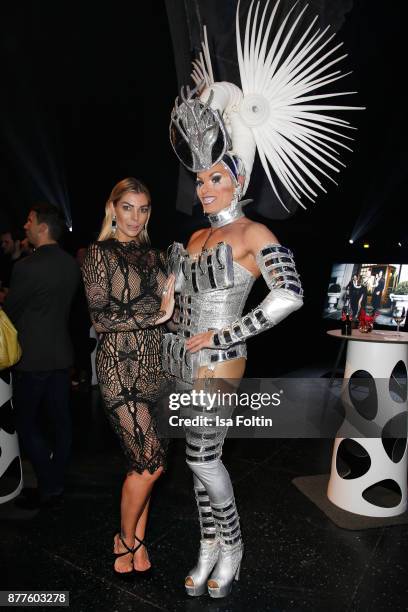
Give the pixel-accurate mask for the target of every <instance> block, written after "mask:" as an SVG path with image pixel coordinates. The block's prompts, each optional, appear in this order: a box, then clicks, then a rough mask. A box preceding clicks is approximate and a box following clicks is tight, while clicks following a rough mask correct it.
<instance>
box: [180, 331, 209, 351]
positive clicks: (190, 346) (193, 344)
mask: <svg viewBox="0 0 408 612" xmlns="http://www.w3.org/2000/svg"><path fill="white" fill-rule="evenodd" d="M213 337H214V332H213V331H211V330H210V331H206V332H201V333H200V334H196V335H195V336H191V338H189V339H188V340H186V349H187V350H188V351H190V353H196V352H197V351H200V350H201V349H203V348H212V347H213V346H214V344H213Z"/></svg>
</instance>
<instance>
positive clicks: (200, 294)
mask: <svg viewBox="0 0 408 612" xmlns="http://www.w3.org/2000/svg"><path fill="white" fill-rule="evenodd" d="M171 272H173V273H174V274H175V275H176V291H177V292H178V293H179V294H180V295H179V307H180V315H179V327H178V330H177V334H166V335H165V338H164V345H163V367H164V369H165V370H166V371H167V372H169V373H171V374H173V375H174V376H176V377H177V378H180V379H182V380H184V381H185V382H192V381H193V380H194V378H195V377H196V374H197V369H198V367H199V366H209V367H214V366H215V364H216V363H219V362H221V361H227V360H230V359H237V358H238V357H246V346H245V343H244V342H238V343H236V344H234V345H233V346H231V347H228V348H227V349H220V348H208V349H202V350H201V351H199V352H198V353H194V354H191V353H188V352H187V351H186V350H185V339H186V338H189V337H190V336H192V335H194V334H197V333H199V332H203V331H208V330H209V329H214V330H217V329H222V328H223V327H225V326H226V325H229V324H231V323H232V322H233V321H235V320H236V318H237V317H240V316H241V314H242V311H243V308H244V306H245V302H246V300H247V297H248V294H249V292H250V290H251V288H252V285H253V283H254V280H255V277H254V276H253V275H252V274H251V273H250V272H249V271H248V270H246V269H245V268H244V267H243V266H241V265H240V264H238V263H237V262H235V261H233V259H232V249H231V247H230V246H229V245H227V244H225V243H224V242H220V243H218V244H217V245H216V246H214V247H212V248H210V249H205V250H204V251H203V252H202V253H200V254H199V255H197V256H191V255H190V254H189V253H188V252H187V251H186V250H185V249H184V247H183V246H182V245H181V244H179V243H175V244H174V245H173V247H172V249H171V252H170V255H169V273H171Z"/></svg>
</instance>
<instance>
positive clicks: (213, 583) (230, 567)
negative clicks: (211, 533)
mask: <svg viewBox="0 0 408 612" xmlns="http://www.w3.org/2000/svg"><path fill="white" fill-rule="evenodd" d="M211 506H212V511H213V517H214V519H215V522H216V526H217V531H218V533H219V538H220V553H219V557H218V561H217V563H216V565H215V567H214V570H213V572H212V574H211V577H210V579H209V581H208V593H209V594H210V596H211V597H214V598H218V597H225V596H226V595H229V593H230V592H231V589H232V583H233V581H234V579H235V580H238V579H239V573H240V568H241V560H242V555H243V552H244V545H243V542H242V538H241V530H240V527H239V516H238V512H237V507H236V505H235V500H234V498H233V497H232V498H231V499H230V500H228V501H227V502H226V503H225V504H222V505H218V504H211Z"/></svg>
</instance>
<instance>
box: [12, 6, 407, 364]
mask: <svg viewBox="0 0 408 612" xmlns="http://www.w3.org/2000/svg"><path fill="white" fill-rule="evenodd" d="M166 4H167V10H168V12H169V16H170V23H171V25H172V34H173V43H175V45H173V43H172V38H171V33H170V29H169V21H168V15H167V12H166ZM166 4H165V2H164V1H161V0H155V1H154V2H148V3H142V2H134V3H130V4H128V3H125V2H112V1H108V2H105V3H98V4H94V3H82V4H81V5H80V4H79V3H72V2H71V1H70V2H68V1H67V0H60V1H59V2H57V3H56V2H51V1H49V0H41V1H35V2H34V1H32V2H15V3H3V4H2V7H1V9H0V37H1V42H0V71H1V75H2V87H1V90H2V93H1V96H0V132H1V145H0V186H1V194H0V198H1V213H0V229H2V230H4V229H7V227H9V226H17V227H21V226H22V225H23V224H24V221H25V218H26V214H27V211H28V209H29V206H30V205H31V204H32V203H33V202H35V201H37V200H39V199H46V200H49V201H52V202H54V203H57V204H59V205H60V206H62V207H63V209H64V212H65V215H66V218H67V221H68V222H70V221H71V219H72V226H73V232H72V234H71V235H70V237H69V238H70V240H69V241H67V244H68V247H69V248H71V249H73V248H75V247H76V246H79V245H81V244H84V243H85V244H86V243H88V242H90V241H92V240H93V239H94V238H95V236H96V234H97V232H98V229H99V227H100V224H101V221H102V217H103V211H104V204H105V201H106V199H107V197H108V195H109V193H110V190H111V188H112V186H113V185H114V184H115V183H116V182H117V181H118V180H120V179H121V178H123V177H125V176H136V177H138V178H140V179H141V180H143V181H144V182H146V183H147V185H148V186H149V188H150V189H151V192H152V196H153V215H152V220H151V223H150V225H149V229H150V228H151V232H150V233H151V236H152V241H153V244H154V245H157V246H160V247H165V246H167V245H168V244H169V243H170V242H172V241H173V240H182V241H184V240H185V239H186V238H187V236H188V234H189V233H190V232H191V230H192V229H194V228H196V227H198V226H199V225H200V224H202V223H203V220H202V217H201V216H200V212H199V210H198V207H195V209H194V214H193V216H189V215H187V214H184V213H182V212H180V211H177V209H176V195H177V181H178V163H177V160H176V158H175V156H174V155H173V153H172V150H171V147H170V144H169V142H168V122H169V115H170V110H171V108H172V105H173V102H174V98H175V96H176V95H177V90H178V80H177V76H176V74H178V77H179V80H181V79H182V78H183V76H184V74H185V71H186V68H185V66H186V53H185V47H186V45H187V46H190V47H191V49H190V50H191V51H192V48H193V47H194V46H196V41H195V39H194V36H193V35H192V32H193V31H194V30H197V29H198V25H197V24H199V23H200V21H201V20H205V21H206V22H207V23H208V25H209V27H210V31H211V23H212V24H213V28H212V31H215V32H216V33H217V35H219V32H221V34H222V33H223V32H224V33H225V32H231V31H232V29H231V26H230V19H231V15H233V14H234V11H235V7H236V1H235V0H234V1H232V0H231V1H230V0H225V2H216V1H215V0H205V1H201V2H188V1H187V2H182V1H181V0H173V1H169V2H167V3H166ZM241 4H242V5H243V9H245V7H246V6H247V5H248V2H243V3H241ZM312 4H313V8H314V9H318V10H320V11H321V20H322V22H323V23H325V20H329V21H330V20H334V22H335V26H336V29H338V30H339V32H338V39H339V40H342V41H344V43H345V45H344V46H345V50H346V51H347V52H349V54H350V57H349V58H347V59H346V61H345V63H344V67H343V69H344V70H347V69H349V68H350V67H352V68H353V70H354V72H353V75H352V76H351V77H350V78H349V79H347V86H346V80H345V81H344V89H356V90H358V92H359V93H358V95H356V96H353V97H352V98H348V99H347V103H351V104H355V105H363V106H366V107H367V110H366V111H362V112H361V111H359V112H353V113H347V116H346V119H348V120H350V121H351V122H352V124H353V125H355V126H356V127H357V128H358V131H357V132H356V133H355V137H356V141H355V143H354V145H352V147H353V148H354V153H353V154H349V153H347V152H346V153H345V156H344V157H343V161H344V162H345V163H346V164H347V168H346V169H344V171H343V172H342V173H341V175H340V177H339V187H336V186H335V185H333V184H328V185H326V186H327V188H328V193H327V195H325V194H322V195H321V196H320V197H319V198H318V200H317V202H316V204H315V205H309V206H308V210H307V211H303V210H300V209H299V210H297V211H296V212H295V214H294V215H292V216H291V218H289V219H286V220H285V219H275V220H274V219H266V218H264V217H263V216H262V215H260V213H259V210H262V211H263V212H264V205H265V194H264V196H263V198H264V199H263V201H262V202H261V205H260V204H259V203H258V208H257V204H256V203H255V204H254V205H250V208H249V209H248V215H249V216H251V217H252V218H254V219H257V220H261V221H264V222H265V223H266V224H267V225H268V226H269V227H270V228H271V229H272V231H274V233H276V235H277V236H278V238H279V240H280V241H281V243H282V244H284V245H287V246H290V247H291V248H292V249H293V250H294V252H295V256H296V260H297V263H298V267H299V271H300V273H301V276H302V280H303V283H304V287H305V307H304V308H303V309H302V311H300V312H299V313H297V314H296V315H294V316H293V317H291V318H290V319H289V320H288V321H286V322H284V323H282V324H281V325H280V326H279V328H277V330H275V331H274V332H273V335H272V334H263V336H261V337H259V338H256V339H254V340H253V341H252V342H251V343H250V355H252V356H253V357H254V359H253V360H252V364H253V365H252V366H251V360H249V365H248V367H249V370H248V372H247V373H248V374H253V375H255V373H256V375H257V376H262V375H272V374H275V373H277V371H279V370H285V369H287V368H288V367H290V368H292V369H293V368H295V367H298V366H301V365H303V364H305V363H306V362H307V360H308V359H310V354H311V351H310V346H311V343H313V346H314V350H315V351H316V354H317V355H318V356H322V355H323V356H324V355H325V354H326V352H328V353H331V352H332V351H333V350H334V349H333V346H334V345H333V344H332V343H333V342H334V341H330V340H328V341H326V339H325V335H324V330H323V326H322V320H321V311H322V308H323V302H324V296H325V292H326V290H327V286H328V282H329V277H330V268H331V265H332V263H333V262H334V261H362V260H363V259H364V260H365V261H371V262H386V263H391V262H396V263H398V262H406V261H407V250H406V244H407V242H408V230H407V226H406V224H405V222H403V218H404V217H403V211H404V207H403V204H404V202H403V198H404V197H405V189H404V187H405V184H404V183H405V180H406V179H405V176H406V172H405V166H406V163H405V162H406V161H407V159H406V158H407V151H406V145H405V146H404V142H405V127H406V103H405V99H404V97H403V95H402V93H401V89H402V87H401V83H402V82H403V80H404V75H405V65H404V61H405V56H406V48H405V40H404V32H403V24H404V23H405V22H404V20H403V15H402V8H403V3H402V1H401V2H393V3H392V4H390V3H382V2H377V1H373V0H353V1H352V0H344V1H343V2H341V1H340V0H339V1H336V2H334V0H332V1H330V0H314V2H313V3H312ZM302 6H303V4H302ZM391 9H392V10H391ZM183 14H184V19H185V20H186V23H183ZM311 14H313V11H312V13H311ZM194 16H195V18H196V24H195V25H194V23H192V21H191V20H192V19H193V21H194ZM217 27H218V31H217ZM183 32H184V34H183ZM210 44H211V46H212V48H213V50H214V51H215V55H216V56H217V57H223V56H224V57H225V54H226V53H230V52H231V53H232V51H231V47H230V46H229V42H228V40H227V39H225V38H223V36H219V37H218V38H217V37H216V38H215V39H214V38H213V39H212V38H211V33H210ZM174 46H175V48H176V50H177V51H178V52H179V54H180V55H179V57H178V59H177V73H176V64H175V58H174V52H173V51H174ZM176 58H177V54H176ZM227 59H228V58H227ZM231 61H232V60H231ZM227 63H228V62H227ZM220 64H221V65H220V67H219V68H220V71H221V72H223V71H224V73H225V70H226V68H225V65H222V62H220ZM215 68H216V69H217V66H215ZM231 70H232V72H233V70H234V69H233V67H232V68H231ZM222 76H223V77H224V78H225V74H223V75H222ZM231 78H232V77H231ZM255 171H256V169H255ZM255 183H256V174H255V181H254V186H253V187H252V189H253V190H254V189H255V190H256V184H255ZM351 236H352V237H353V238H354V239H355V241H356V242H355V245H353V246H350V245H349V244H348V240H349V238H350V237H351ZM363 240H366V241H368V242H369V243H370V249H369V250H368V251H367V250H363V249H362V241H363ZM398 242H401V243H402V247H398V246H397V243H398ZM258 285H259V286H258ZM263 294H264V287H263V286H262V284H261V283H258V284H257V286H256V288H255V291H254V293H253V295H252V299H251V303H250V304H249V306H252V305H255V304H256V303H257V302H259V301H260V299H261V297H262V296H263ZM295 336H296V338H297V339H298V340H299V338H300V341H299V342H297V343H296V345H294V344H293V340H294V338H295ZM294 346H296V349H295V348H294ZM260 352H263V353H264V355H265V354H268V355H270V360H269V359H265V358H263V359H262V360H259V359H255V355H259V354H260ZM251 370H253V371H252V372H251Z"/></svg>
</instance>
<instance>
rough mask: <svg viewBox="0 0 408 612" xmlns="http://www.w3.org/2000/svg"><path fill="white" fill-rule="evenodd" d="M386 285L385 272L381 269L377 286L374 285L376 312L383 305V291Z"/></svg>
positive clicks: (374, 306) (374, 307)
mask: <svg viewBox="0 0 408 612" xmlns="http://www.w3.org/2000/svg"><path fill="white" fill-rule="evenodd" d="M384 287H385V279H384V272H383V271H382V270H380V271H379V272H378V277H377V279H376V282H375V287H374V291H373V309H374V312H375V311H377V310H379V308H380V306H381V298H382V293H383V291H384Z"/></svg>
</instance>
